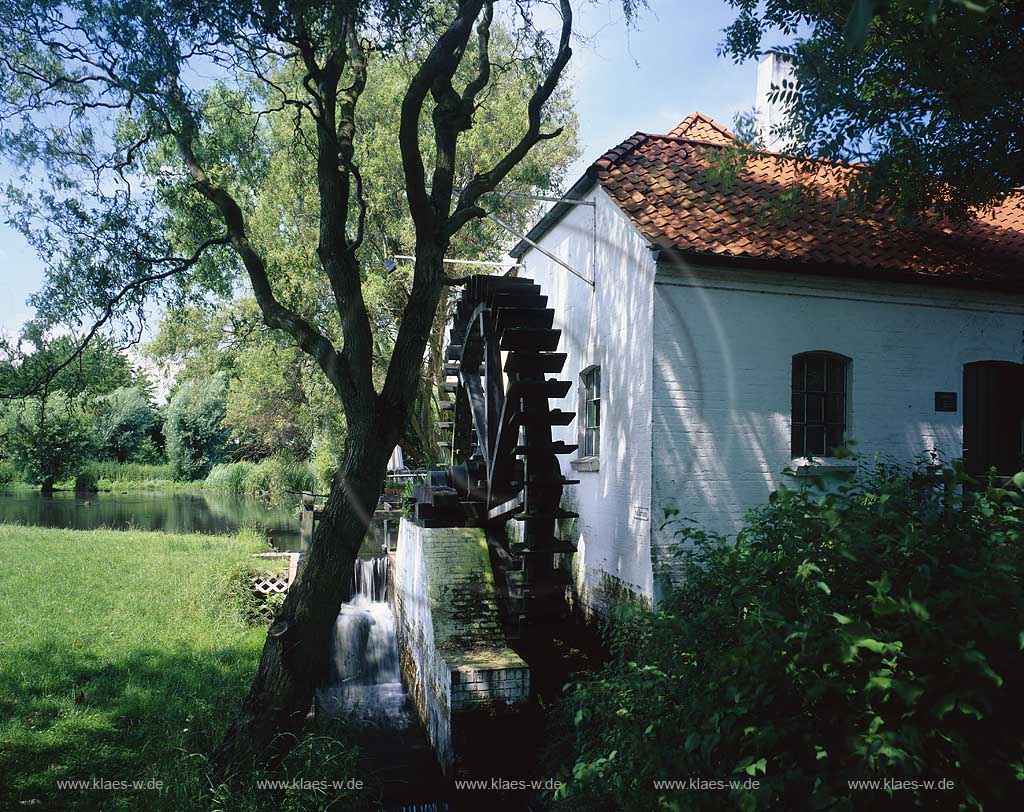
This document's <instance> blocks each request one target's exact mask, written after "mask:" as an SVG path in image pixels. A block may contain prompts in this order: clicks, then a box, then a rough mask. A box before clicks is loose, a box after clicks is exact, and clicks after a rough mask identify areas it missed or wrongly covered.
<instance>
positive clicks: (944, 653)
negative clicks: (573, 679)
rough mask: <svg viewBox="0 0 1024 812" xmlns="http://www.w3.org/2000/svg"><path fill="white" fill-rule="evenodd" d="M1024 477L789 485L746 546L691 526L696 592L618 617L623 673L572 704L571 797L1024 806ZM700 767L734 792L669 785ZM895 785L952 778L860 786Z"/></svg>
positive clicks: (884, 474)
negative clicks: (861, 785) (1001, 484)
mask: <svg viewBox="0 0 1024 812" xmlns="http://www.w3.org/2000/svg"><path fill="white" fill-rule="evenodd" d="M1015 482H1016V485H1017V487H1012V486H1008V487H1007V488H1006V489H1001V488H994V487H990V488H988V489H987V490H985V489H982V488H981V487H980V486H977V485H974V484H972V483H970V482H969V481H967V478H966V476H965V475H964V474H963V471H962V469H961V468H959V467H944V466H943V467H940V466H936V465H928V466H921V467H919V468H916V469H914V470H910V471H895V470H891V469H889V470H885V469H878V470H876V471H875V472H873V473H870V474H866V475H864V476H862V478H861V479H859V480H857V481H852V482H849V483H847V484H842V485H840V486H838V487H835V486H831V487H827V488H826V487H819V486H816V485H808V486H805V487H801V488H799V489H795V490H794V489H780V490H779V491H778V492H776V493H774V494H773V495H772V498H771V501H770V503H769V504H767V505H765V506H763V507H760V508H758V509H755V510H754V511H752V512H751V514H750V515H749V516H748V519H747V522H746V525H745V527H744V529H743V530H742V531H741V532H740V534H739V535H738V537H737V539H736V540H735V542H734V543H730V542H728V541H727V540H726V539H724V538H722V537H719V536H716V535H713V534H709V533H705V532H702V531H700V530H697V529H694V528H692V527H687V526H685V525H684V526H683V527H684V529H681V530H680V533H679V536H680V541H681V542H682V544H681V547H680V555H681V557H682V559H681V564H682V569H683V573H682V578H681V580H680V586H679V587H678V588H676V589H675V590H674V591H672V592H671V594H670V595H669V596H668V597H667V599H666V601H665V603H664V605H662V606H660V607H659V610H658V611H657V612H655V613H650V612H642V611H635V612H634V613H633V614H632V615H631V616H630V617H628V618H626V619H625V621H624V622H620V623H617V624H614V625H613V627H612V628H614V629H616V631H615V632H614V633H613V637H612V638H611V641H610V642H611V647H612V652H613V653H612V658H611V660H610V662H609V664H608V665H607V666H606V667H605V668H604V669H603V670H602V671H601V672H599V673H597V674H596V675H594V676H592V677H591V678H588V679H585V680H583V681H581V682H580V683H578V684H577V685H576V687H575V689H574V690H573V691H572V692H571V694H570V696H569V698H568V699H567V700H566V701H565V702H564V703H563V707H562V708H561V709H560V714H559V720H560V724H561V727H559V728H557V730H559V731H561V733H560V737H558V738H557V742H558V743H557V744H556V745H555V747H554V753H553V756H554V757H555V758H557V759H559V760H560V762H561V763H562V764H563V765H565V766H564V769H563V772H562V779H563V780H564V781H565V782H566V784H567V786H566V787H565V788H564V789H563V790H562V791H560V792H559V793H558V796H559V798H558V803H557V804H556V807H555V808H556V809H561V810H577V809H578V810H584V809H586V810H616V812H619V810H622V811H623V812H633V811H634V810H635V812H654V811H655V810H697V811H698V812H699V810H719V809H725V808H730V809H733V808H736V809H741V810H767V809H773V810H781V809H785V810H797V809H801V810H802V809H808V810H810V809H815V810H818V809H821V810H824V809H828V810H854V809H868V808H870V809H872V810H875V809H899V810H903V809H911V808H922V807H925V806H928V807H929V808H942V809H978V810H980V809H986V810H991V809H1007V808H1011V802H1012V801H1013V799H1016V800H1017V801H1018V802H1019V801H1020V799H1021V798H1022V797H1024V744H1022V742H1024V710H1022V704H1021V699H1020V697H1021V696H1022V691H1024V657H1022V655H1021V649H1022V648H1024V554H1022V547H1021V543H1022V541H1024V534H1022V531H1021V522H1022V520H1024V497H1022V494H1021V492H1020V490H1019V489H1018V488H1019V487H1020V486H1021V485H1024V474H1020V475H1018V477H1017V478H1016V480H1015ZM965 484H966V485H968V486H969V487H968V488H966V489H964V487H963V486H964V485H965ZM691 779H695V780H697V781H701V780H704V781H724V782H726V784H725V786H724V788H722V789H719V788H717V787H715V788H712V787H706V788H705V789H704V790H703V791H702V790H701V788H700V785H699V784H698V785H697V786H696V787H694V786H693V785H692V784H686V785H684V786H685V787H686V788H684V789H674V790H673V789H664V788H662V789H658V788H656V786H655V783H654V782H655V781H663V780H680V781H684V782H688V781H690V780H691ZM886 779H889V780H890V782H891V781H894V780H897V781H925V780H932V781H935V782H938V781H942V780H946V781H952V782H953V783H954V785H955V786H954V788H953V789H949V788H948V785H947V788H946V789H944V790H937V789H930V790H929V789H925V788H924V787H923V786H922V785H920V784H919V785H918V787H917V788H907V787H906V786H901V788H900V789H892V786H893V785H891V784H890V789H889V791H886V789H885V785H884V784H883V786H882V788H880V789H878V790H865V789H860V790H857V789H851V787H850V784H849V783H848V782H850V781H860V780H880V781H883V782H884V781H885V780H886ZM748 780H749V782H751V783H749V784H748V786H747V787H743V786H731V785H730V784H729V783H728V782H730V781H739V783H740V785H742V783H743V782H744V781H748ZM754 781H757V782H758V784H757V788H756V789H754V788H753V783H752V782H754ZM936 805H937V806H936ZM1018 808H1019V807H1018Z"/></svg>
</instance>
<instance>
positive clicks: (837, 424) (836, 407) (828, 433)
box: [792, 352, 850, 458]
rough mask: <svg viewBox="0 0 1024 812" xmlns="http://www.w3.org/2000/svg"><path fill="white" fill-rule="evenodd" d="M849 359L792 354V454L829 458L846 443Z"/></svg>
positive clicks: (826, 353) (823, 354) (818, 354)
mask: <svg viewBox="0 0 1024 812" xmlns="http://www.w3.org/2000/svg"><path fill="white" fill-rule="evenodd" d="M849 365H850V359H848V358H844V357H843V356H841V355H835V354H833V353H828V352H805V353H801V354H800V355H794V356H793V414H792V422H793V435H792V454H793V457H794V458H797V457H830V456H833V455H834V454H835V449H836V448H839V447H840V446H842V445H844V444H845V442H846V388H847V375H848V372H849Z"/></svg>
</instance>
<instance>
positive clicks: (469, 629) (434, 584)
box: [392, 519, 530, 770]
mask: <svg viewBox="0 0 1024 812" xmlns="http://www.w3.org/2000/svg"><path fill="white" fill-rule="evenodd" d="M392 573H393V582H392V600H393V602H394V609H395V617H396V620H397V623H396V626H397V631H398V652H399V659H400V661H401V667H402V677H403V679H404V680H405V683H406V686H407V687H408V689H409V694H410V696H411V697H412V700H413V705H414V706H415V707H416V711H417V713H418V714H419V716H420V719H421V720H422V721H423V723H424V725H425V727H426V729H427V732H428V734H429V735H430V741H431V744H432V745H433V747H434V751H435V753H436V754H437V757H438V761H439V762H440V763H441V766H442V767H443V768H444V769H445V770H450V769H452V767H453V765H454V764H455V763H456V762H457V761H458V760H459V758H460V753H459V739H460V735H459V733H460V731H459V726H460V718H461V717H463V716H465V715H469V714H479V713H487V714H491V713H501V712H504V711H507V710H509V709H511V708H515V707H516V706H518V705H521V704H523V703H524V702H526V701H527V700H528V699H529V695H530V672H529V669H528V667H527V665H526V663H525V662H523V660H522V659H520V658H519V656H518V655H517V654H515V653H514V652H513V651H511V650H510V649H508V648H507V646H506V645H505V638H504V634H503V632H502V630H501V625H500V622H499V618H498V610H497V604H496V602H495V595H494V577H493V575H492V573H491V564H490V559H489V557H488V553H487V542H486V539H485V538H484V534H483V531H482V530H479V529H471V528H433V529H425V528H421V527H418V526H416V525H414V524H413V523H412V522H409V521H406V520H404V519H403V520H402V522H401V526H400V528H399V536H398V549H397V551H396V553H395V560H394V566H393V567H392Z"/></svg>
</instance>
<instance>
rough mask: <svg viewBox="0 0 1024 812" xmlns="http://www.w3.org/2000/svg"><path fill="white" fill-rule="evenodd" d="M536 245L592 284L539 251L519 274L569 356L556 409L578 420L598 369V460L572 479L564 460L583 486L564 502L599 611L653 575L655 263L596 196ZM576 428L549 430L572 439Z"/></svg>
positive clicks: (647, 584)
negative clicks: (534, 289)
mask: <svg viewBox="0 0 1024 812" xmlns="http://www.w3.org/2000/svg"><path fill="white" fill-rule="evenodd" d="M586 199H589V200H592V201H594V202H595V203H596V206H595V207H594V208H591V207H587V206H577V207H575V208H574V209H573V210H572V211H571V212H570V213H569V214H567V215H566V216H565V217H564V218H563V219H562V220H561V221H560V222H559V223H558V224H557V225H556V226H554V228H552V229H551V231H549V232H548V233H547V234H546V235H545V236H544V238H543V240H542V243H541V244H542V245H543V246H544V248H545V249H546V250H548V251H550V252H552V253H553V254H555V255H556V256H557V257H559V258H560V259H563V260H565V261H566V262H568V263H569V264H570V265H571V266H573V268H575V269H576V270H577V271H579V272H580V273H582V274H584V275H585V276H587V277H588V278H590V279H595V280H596V286H595V287H594V288H591V287H590V286H589V285H587V284H586V283H585V282H583V281H582V280H580V279H578V278H577V277H576V276H574V275H573V274H572V273H570V272H569V271H567V270H566V269H565V268H563V267H561V266H560V265H558V264H557V263H555V262H552V261H551V260H550V259H549V258H548V257H545V256H544V255H543V254H541V253H540V252H539V251H536V250H530V251H528V252H527V253H526V255H525V256H524V257H523V260H522V261H523V264H524V265H525V269H524V270H521V271H520V275H522V276H527V277H529V278H531V279H534V280H535V281H536V282H537V283H538V284H540V286H541V292H542V293H543V294H545V295H547V297H548V306H549V307H553V308H554V309H555V326H556V327H558V328H560V329H561V330H562V340H561V344H560V346H559V350H560V351H563V352H567V353H568V361H567V363H566V366H565V369H564V371H563V372H562V375H561V376H560V377H562V378H564V379H566V380H570V381H572V382H573V384H574V387H573V389H572V390H570V392H569V394H568V395H567V396H566V397H565V398H563V399H561V400H558V401H552V404H551V405H552V407H553V408H560V409H565V410H567V411H573V412H576V413H577V414H578V413H579V412H578V391H577V388H578V384H579V380H580V373H581V372H582V371H583V370H584V369H586V368H587V367H589V366H591V365H600V366H601V380H602V391H601V399H602V403H601V408H602V417H601V424H602V425H601V460H600V467H599V470H597V471H576V470H573V468H572V467H571V466H570V458H568V457H565V458H563V459H562V469H563V472H564V474H565V476H566V477H567V478H570V479H579V480H580V484H579V485H578V486H575V487H574V488H573V492H572V493H567V494H566V498H565V501H564V504H565V505H566V506H567V507H570V508H571V509H572V510H575V511H576V512H578V513H579V514H580V519H579V521H578V522H575V523H573V526H572V527H571V528H569V530H570V531H571V534H572V536H573V537H574V540H576V542H577V544H578V545H579V552H578V553H577V555H576V556H575V557H574V563H573V568H574V572H575V575H576V580H577V590H576V591H577V594H578V595H579V597H580V599H581V600H582V601H583V603H584V605H585V606H586V607H587V608H588V609H591V610H598V611H600V610H601V609H602V608H603V606H602V605H601V604H602V603H603V595H605V594H606V593H607V592H608V589H607V587H608V586H609V582H610V583H612V584H614V586H615V587H616V588H625V589H628V590H630V591H632V592H635V593H636V594H637V595H639V596H641V597H643V598H650V596H651V595H652V589H653V579H652V572H651V555H650V538H651V521H650V508H651V417H650V415H651V370H652V366H651V358H652V350H653V344H652V328H653V325H654V301H653V289H654V286H653V281H654V273H655V263H654V258H653V256H652V254H651V252H650V250H648V248H647V246H646V243H645V241H644V240H643V239H642V238H641V237H640V235H639V233H638V232H637V231H636V229H635V228H634V227H633V226H632V224H631V223H630V222H629V220H628V219H627V218H626V217H625V215H624V214H623V213H622V212H621V210H620V209H619V208H618V207H617V206H616V205H615V204H614V203H612V202H611V200H610V199H609V197H608V196H607V194H605V192H604V191H602V190H601V189H599V188H595V189H594V190H592V191H591V192H590V193H589V194H588V195H587V196H586ZM578 430H579V426H578V425H577V424H576V423H574V424H573V425H571V426H568V427H565V428H563V429H560V430H556V439H562V440H564V441H565V442H568V443H576V442H577V441H578V436H577V435H578Z"/></svg>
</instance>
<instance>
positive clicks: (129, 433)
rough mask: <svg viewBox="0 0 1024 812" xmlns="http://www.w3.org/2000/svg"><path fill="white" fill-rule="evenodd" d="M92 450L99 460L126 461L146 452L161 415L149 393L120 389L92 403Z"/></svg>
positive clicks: (129, 388) (135, 388) (132, 388)
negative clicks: (151, 400)
mask: <svg viewBox="0 0 1024 812" xmlns="http://www.w3.org/2000/svg"><path fill="white" fill-rule="evenodd" d="M90 410H91V412H92V413H93V418H92V433H93V448H94V450H95V452H96V454H97V456H98V457H99V458H100V459H108V460H116V461H117V462H127V461H128V460H130V459H137V457H138V455H140V454H143V455H145V454H146V453H147V449H148V448H150V447H151V445H152V437H153V435H154V433H155V432H156V430H157V428H158V426H159V425H160V415H159V413H158V412H157V410H156V409H155V408H154V407H153V404H152V403H151V402H150V399H149V396H148V395H147V394H146V392H144V391H142V390H141V389H139V388H138V387H135V386H131V387H127V386H126V387H121V388H120V389H115V390H114V391H113V392H111V393H110V394H109V395H101V396H100V397H98V398H96V400H95V401H93V402H92V403H91V404H90Z"/></svg>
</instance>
